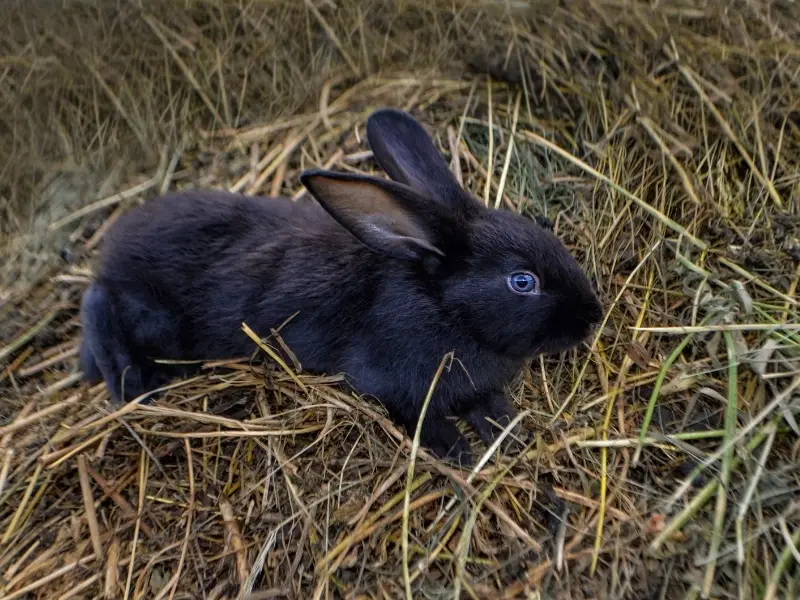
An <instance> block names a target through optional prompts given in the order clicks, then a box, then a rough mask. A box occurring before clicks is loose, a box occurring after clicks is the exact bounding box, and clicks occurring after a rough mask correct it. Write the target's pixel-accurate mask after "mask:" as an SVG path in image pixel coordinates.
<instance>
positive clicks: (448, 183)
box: [367, 108, 469, 208]
mask: <svg viewBox="0 0 800 600" xmlns="http://www.w3.org/2000/svg"><path fill="white" fill-rule="evenodd" d="M367 141H368V142H369V146H370V148H371V149H372V153H373V155H374V156H375V160H376V161H377V162H378V164H379V165H380V166H381V168H382V169H383V170H384V171H386V173H387V174H388V175H389V177H391V178H392V179H394V180H395V181H397V182H400V183H403V184H405V185H408V186H411V187H413V188H414V189H417V190H419V191H421V192H425V193H427V194H429V195H430V196H431V197H432V198H434V199H435V200H437V201H439V202H443V203H444V204H445V205H447V206H448V207H449V208H459V207H461V206H463V204H464V202H466V201H467V199H468V198H469V195H468V194H466V193H465V192H464V190H463V189H462V188H461V186H460V185H459V183H458V180H456V178H455V176H454V175H453V173H452V171H450V167H449V166H448V165H447V162H446V161H445V159H444V157H443V156H442V155H441V153H440V152H439V151H438V150H437V149H436V146H434V145H433V140H432V139H431V137H430V136H429V135H428V134H427V132H426V131H425V129H423V127H422V125H420V124H419V123H418V122H417V121H416V119H414V117H412V116H411V115H409V114H408V113H406V112H403V111H401V110H397V109H395V108H383V109H380V110H376V111H375V112H373V113H372V114H371V115H370V117H369V118H368V119H367Z"/></svg>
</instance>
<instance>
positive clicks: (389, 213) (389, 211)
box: [300, 170, 446, 260]
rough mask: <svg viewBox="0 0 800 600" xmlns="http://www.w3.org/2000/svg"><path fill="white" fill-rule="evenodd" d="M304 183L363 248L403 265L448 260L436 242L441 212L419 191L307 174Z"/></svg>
mask: <svg viewBox="0 0 800 600" xmlns="http://www.w3.org/2000/svg"><path fill="white" fill-rule="evenodd" d="M300 181H301V182H302V184H303V185H304V186H305V187H306V188H307V189H308V191H309V192H311V194H312V195H313V196H314V197H315V198H316V199H317V201H318V202H319V203H320V204H321V205H322V207H323V208H324V209H325V210H326V211H327V212H328V213H329V214H330V215H331V216H332V217H333V218H334V219H335V220H336V221H337V222H338V223H339V224H340V225H342V226H343V227H344V228H345V229H347V230H348V231H349V232H350V233H352V234H353V235H354V236H355V237H356V238H357V239H358V240H360V241H361V242H362V243H363V244H364V245H365V246H367V247H369V248H371V249H372V250H374V251H376V252H380V253H382V254H387V255H389V256H394V257H395V258H401V259H404V260H421V259H422V258H424V257H425V256H427V255H430V254H431V253H432V254H438V255H440V256H444V253H443V252H442V251H441V250H440V249H439V245H440V244H439V240H438V239H437V233H436V232H437V230H438V229H439V227H438V223H439V221H440V219H442V218H446V217H444V215H442V214H440V207H439V205H438V204H437V203H435V202H432V201H431V199H430V198H428V197H426V196H424V195H422V194H420V193H419V192H417V191H416V190H415V189H413V188H411V187H408V186H406V185H402V184H399V183H394V182H391V181H385V180H383V179H377V178H375V177H367V176H364V175H352V174H349V173H334V172H331V171H316V170H315V171H306V172H305V173H303V174H302V175H301V176H300Z"/></svg>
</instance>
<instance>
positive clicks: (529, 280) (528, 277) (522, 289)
mask: <svg viewBox="0 0 800 600" xmlns="http://www.w3.org/2000/svg"><path fill="white" fill-rule="evenodd" d="M506 281H507V282H508V287H509V288H511V291H512V292H514V293H515V294H537V293H539V278H538V277H536V275H534V274H533V273H529V272H528V271H519V272H518V273H512V274H511V275H509V276H508V279H507V280H506Z"/></svg>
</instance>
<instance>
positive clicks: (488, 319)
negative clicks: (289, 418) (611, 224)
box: [81, 109, 602, 462]
mask: <svg viewBox="0 0 800 600" xmlns="http://www.w3.org/2000/svg"><path fill="white" fill-rule="evenodd" d="M367 136H368V140H369V142H370V146H371V147H372V149H373V151H374V154H375V157H376V160H377V161H378V162H379V164H380V165H381V166H382V167H383V168H384V169H385V170H386V171H387V172H388V173H389V174H390V176H392V178H393V179H394V180H395V181H394V182H389V181H385V180H380V179H375V178H368V177H361V176H354V175H344V174H333V173H325V172H321V171H313V172H307V173H305V174H304V175H303V176H302V181H303V183H304V184H305V185H306V187H307V188H308V189H309V190H310V191H311V193H312V194H313V196H314V197H315V198H316V200H315V199H314V198H310V197H309V198H306V199H303V200H299V201H297V202H292V201H291V200H288V199H284V198H259V197H247V196H241V195H236V194H229V193H225V192H217V191H191V192H183V193H179V194H172V195H168V196H164V197H162V198H159V199H157V200H153V201H151V202H148V203H147V204H145V205H144V206H142V207H139V208H136V209H134V210H131V211H130V212H128V213H126V214H125V215H124V216H123V217H122V218H120V220H119V221H118V222H117V223H116V224H115V226H114V227H113V228H112V229H111V230H110V231H109V232H108V234H107V238H106V240H105V242H104V248H103V252H102V254H101V259H100V262H99V265H98V268H97V274H96V278H95V281H94V282H93V283H92V285H91V286H90V288H89V289H88V290H87V292H86V294H85V296H84V299H83V304H82V320H83V326H84V337H83V347H82V349H81V363H82V369H83V372H84V374H85V376H86V378H87V379H90V380H99V379H100V378H101V377H102V378H103V379H105V381H106V382H107V384H108V386H109V390H110V393H111V395H112V398H113V399H114V400H115V401H121V400H128V399H131V398H134V397H137V396H139V395H140V394H143V393H145V392H147V391H149V390H152V389H153V388H154V387H157V386H158V385H162V384H163V383H164V382H165V381H166V380H167V379H168V378H169V377H170V376H172V375H173V374H174V373H172V372H170V371H168V370H167V369H165V368H163V367H162V366H160V365H156V364H155V363H153V362H152V361H151V358H169V359H212V358H224V357H234V356H242V355H248V354H250V353H251V352H252V350H253V345H252V342H251V340H250V339H249V338H248V337H246V336H245V335H244V333H243V332H242V331H241V324H242V322H243V321H244V322H246V323H247V324H248V325H249V326H250V327H251V328H253V329H254V330H255V331H256V332H257V333H259V334H260V335H268V333H269V331H270V329H271V328H275V327H278V326H280V325H281V324H282V323H283V322H284V321H286V319H288V318H289V317H291V316H292V315H293V314H294V313H298V314H297V315H296V316H295V317H294V318H293V319H292V320H290V321H289V323H288V324H286V325H285V327H284V328H283V329H282V330H281V335H282V337H283V339H284V340H285V342H286V343H287V344H288V346H289V347H290V348H291V350H292V351H293V352H294V354H295V355H296V356H297V357H298V359H299V361H300V362H301V364H302V367H303V368H304V370H307V371H310V372H317V373H331V374H334V373H344V374H345V375H346V376H347V379H348V381H349V382H350V383H351V384H352V386H353V387H354V388H355V389H356V390H357V391H358V392H360V393H362V394H364V395H369V396H373V397H375V398H377V399H379V400H380V401H381V402H383V404H384V405H385V406H386V407H387V409H388V410H389V412H390V414H391V416H392V418H393V419H394V420H395V421H396V422H397V423H399V424H402V425H404V426H405V427H406V428H407V430H408V432H409V433H413V431H414V429H415V427H416V421H417V418H418V416H419V411H420V409H421V406H422V402H423V400H424V398H425V396H426V393H427V390H428V387H429V386H430V384H431V380H432V378H433V376H434V373H435V371H436V368H437V366H438V365H439V362H440V361H441V359H442V357H443V356H444V355H445V354H447V353H448V352H451V351H453V352H454V353H455V359H456V360H455V362H454V363H453V364H452V366H451V368H450V369H449V370H447V371H446V372H445V373H444V375H443V377H442V378H441V380H440V381H439V383H438V386H437V388H436V393H435V396H434V398H433V400H432V402H431V405H430V407H429V409H428V414H427V417H426V419H425V422H424V424H423V432H422V441H423V443H424V444H425V445H426V446H427V447H428V448H430V449H431V450H433V451H434V452H435V453H437V454H438V455H440V456H447V457H450V458H456V459H458V458H460V459H461V460H462V462H469V448H468V444H467V443H466V441H465V440H464V438H463V437H462V436H461V434H460V433H459V431H458V429H457V428H456V426H455V425H454V424H453V423H452V422H450V421H448V420H447V419H446V417H448V416H459V417H462V418H464V419H465V420H466V421H467V422H469V423H470V424H471V425H472V426H473V428H474V429H475V430H476V432H477V433H478V434H479V436H480V437H481V438H482V439H483V440H485V441H486V442H490V441H491V440H492V439H493V436H494V433H495V431H496V429H495V428H494V427H493V426H492V425H491V424H490V423H489V422H488V421H487V420H486V417H489V418H491V419H493V420H495V421H497V422H500V423H508V422H509V420H510V419H511V418H513V414H514V409H513V408H512V407H511V405H510V404H509V402H508V400H507V399H506V397H505V396H504V393H503V386H504V385H505V384H506V383H507V382H508V381H509V380H510V379H511V378H512V377H513V376H514V375H515V374H516V373H517V372H518V371H519V369H520V368H521V367H522V366H523V364H524V361H525V360H526V359H528V358H531V357H533V356H535V355H537V354H540V353H553V352H560V351H563V350H566V349H568V348H570V347H572V346H574V345H575V344H577V343H579V342H580V341H581V340H583V339H584V338H585V337H586V336H587V335H588V334H589V332H590V330H591V328H592V326H593V325H595V324H596V323H598V321H599V320H600V318H601V316H602V310H601V306H600V304H599V302H598V300H597V298H596V296H595V294H594V292H593V290H592V287H591V285H590V283H589V281H588V280H587V278H586V276H585V275H584V274H583V272H582V271H581V269H580V268H579V266H578V264H577V263H576V261H575V260H574V259H573V258H572V257H571V256H570V254H569V253H568V252H567V250H566V249H565V248H564V246H563V245H562V244H561V243H560V242H559V241H558V240H557V239H556V238H555V236H553V234H551V233H550V232H549V231H546V230H544V229H542V228H541V227H539V226H538V225H536V224H535V223H534V222H532V221H530V220H528V219H525V218H523V217H521V216H518V215H514V214H512V213H510V212H505V211H494V210H489V209H486V208H484V207H483V206H482V205H481V204H480V203H479V202H478V201H477V200H476V199H474V198H473V197H472V196H470V195H469V194H468V193H467V192H465V191H463V190H462V189H461V188H460V187H459V186H458V183H457V182H456V180H455V178H454V177H453V176H452V174H451V173H450V171H449V169H448V167H447V164H446V162H445V161H444V159H443V157H442V156H441V155H440V154H439V153H438V152H437V151H436V149H435V147H434V146H433V143H432V142H431V140H430V138H429V137H428V136H427V134H426V133H425V132H424V130H423V129H422V127H421V126H420V125H419V124H418V123H417V122H416V121H414V120H413V119H412V118H411V117H410V116H409V115H407V114H405V113H402V112H400V111H397V110H393V109H386V110H381V111H377V112H376V113H374V114H373V115H372V116H371V117H370V119H369V120H368V124H367ZM332 217H333V218H332ZM517 270H527V271H532V272H533V273H535V274H536V275H537V276H538V277H539V279H540V282H541V293H540V294H539V295H533V296H520V295H517V294H515V293H513V292H512V291H511V290H510V289H509V288H508V286H507V283H506V277H507V275H508V274H509V273H512V272H514V271H517ZM123 387H124V390H123Z"/></svg>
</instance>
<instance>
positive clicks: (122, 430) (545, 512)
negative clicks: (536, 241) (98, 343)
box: [0, 0, 800, 600]
mask: <svg viewBox="0 0 800 600" xmlns="http://www.w3.org/2000/svg"><path fill="white" fill-rule="evenodd" d="M167 4H170V6H169V7H167V6H166V5H167ZM533 4H536V3H533ZM528 6H529V5H528V3H523V2H488V1H485V2H460V1H456V2H452V1H448V2H422V1H406V2H402V3H399V2H398V3H394V2H388V1H387V2H381V1H379V0H372V1H367V0H363V1H353V2H328V1H313V0H306V1H304V2H300V1H291V2H289V1H286V2H281V1H279V0H276V1H274V2H270V3H259V2H253V3H237V2H229V1H224V0H207V1H199V0H197V1H194V0H193V1H188V2H186V3H181V9H180V10H175V7H174V6H173V5H172V3H161V2H141V3H139V2H107V3H103V2H93V3H92V2H79V1H71V2H65V3H63V5H60V9H59V11H58V12H55V11H53V10H52V9H49V10H45V9H46V7H45V4H44V3H41V2H28V3H25V4H22V3H20V4H19V5H17V6H15V7H14V9H13V10H12V11H11V12H10V13H9V14H10V15H11V18H10V19H9V20H8V22H9V29H8V30H7V31H6V32H4V33H3V35H0V53H1V54H2V57H0V65H2V70H1V71H0V72H2V81H3V85H2V86H0V89H1V90H2V91H1V92H0V99H2V103H3V110H2V111H0V132H2V134H1V135H0V147H1V148H2V150H0V152H2V153H3V155H4V156H7V157H8V160H7V161H6V163H5V164H4V165H3V167H2V170H0V173H2V179H0V198H1V199H2V207H3V214H4V217H3V220H2V222H1V223H0V224H1V225H2V234H3V237H4V242H3V244H4V246H3V247H4V252H5V256H4V261H3V263H4V264H3V267H2V268H3V270H2V275H3V279H2V281H1V284H2V286H3V288H2V289H0V368H2V372H1V373H0V396H2V425H0V597H2V598H5V599H8V600H11V599H21V598H60V599H63V600H66V599H67V598H101V597H104V598H125V599H128V598H131V599H133V598H159V599H161V598H207V599H221V598H245V597H249V598H253V599H255V598H323V597H324V598H336V597H342V598H396V597H404V596H405V595H406V593H407V592H406V590H407V589H408V590H410V596H411V597H415V598H422V597H424V598H434V597H435V598H438V597H447V598H452V597H469V598H523V597H527V598H535V597H558V598H597V597H608V598H623V597H624V598H645V597H651V598H672V597H685V596H690V597H701V596H702V597H715V598H734V597H735V598H790V597H797V596H798V594H799V593H800V579H798V568H797V561H798V549H797V546H798V543H800V511H798V508H800V503H799V502H798V500H797V498H798V497H800V495H798V489H799V488H800V481H798V473H800V470H798V464H799V461H798V454H799V453H800V443H798V440H799V439H800V436H798V433H800V430H798V424H797V420H796V419H797V411H798V406H799V405H798V398H799V393H798V387H800V327H798V323H799V322H800V319H798V312H799V311H798V300H797V293H796V292H797V286H798V280H800V267H799V266H798V262H799V261H800V242H799V241H798V237H800V216H799V215H800V206H799V205H800V178H798V167H797V165H798V164H800V78H798V76H797V74H798V72H799V71H800V52H798V47H800V46H799V45H798V44H799V43H800V18H798V8H797V5H796V4H795V3H793V2H790V1H789V0H786V1H781V2H769V3H768V2H761V1H759V0H748V1H746V2H745V1H742V2H733V3H731V2H722V1H720V2H716V1H713V0H712V1H710V2H706V3H704V4H703V5H700V6H697V5H694V4H693V3H680V2H661V3H658V6H657V7H656V8H652V7H650V6H648V5H645V4H639V3H635V2H622V1H620V2H614V1H600V2H592V3H584V2H574V3H565V5H564V6H553V3H545V2H542V3H540V4H538V5H537V6H535V7H532V8H529V7H528ZM43 7H44V8H43ZM487 75H490V76H491V78H490V77H488V76H487ZM385 105H393V106H401V107H404V108H407V109H409V110H411V111H412V112H413V113H414V114H415V115H416V116H418V117H419V118H420V119H421V120H422V121H423V122H424V123H425V124H426V125H427V126H428V127H429V129H430V130H431V131H433V132H434V133H435V134H436V135H437V139H438V141H439V143H440V145H441V147H442V148H443V150H444V151H445V153H446V154H447V156H448V157H451V159H452V164H453V167H454V169H455V170H456V171H457V172H459V173H461V174H462V177H463V180H464V183H465V185H466V186H467V187H468V188H470V189H471V190H473V191H474V192H475V193H476V194H477V195H478V196H479V197H482V198H485V199H486V201H487V202H488V203H490V204H493V205H499V206H501V207H503V208H505V209H507V210H515V211H521V212H523V213H525V214H529V215H530V216H531V217H532V218H539V219H544V218H546V219H547V220H549V221H550V222H552V223H553V225H554V227H555V229H556V231H557V233H558V234H559V236H560V237H561V238H562V239H564V240H565V242H566V243H567V244H568V245H569V246H570V247H571V248H572V249H573V250H574V252H575V254H576V256H577V257H578V258H579V259H580V260H581V261H582V263H583V264H584V265H585V267H586V269H587V270H588V272H589V273H590V274H591V275H592V276H593V277H594V278H595V279H596V281H597V283H598V286H599V288H600V290H601V291H602V297H603V299H604V304H605V306H606V307H607V321H606V323H605V324H604V327H603V328H602V329H601V330H600V332H599V333H598V335H597V338H596V339H594V340H592V341H591V343H589V344H587V345H586V346H585V347H583V348H580V349H578V350H576V351H574V352H572V353H570V354H568V355H565V356H560V357H549V358H547V359H543V360H536V361H534V364H533V365H531V368H530V370H529V371H528V372H526V373H525V374H524V377H522V378H521V380H520V381H519V382H517V383H516V384H515V386H514V387H513V389H511V390H510V392H511V393H512V395H513V397H514V399H515V403H516V404H517V405H518V407H519V408H520V409H521V410H522V411H524V412H525V418H524V424H525V425H526V426H527V427H529V428H531V429H532V430H534V431H536V432H537V436H536V439H535V441H534V442H533V443H532V445H531V446H530V447H529V448H528V450H527V452H526V453H524V455H522V456H515V457H506V456H497V455H496V454H491V453H487V455H486V456H485V459H486V460H485V461H481V463H480V464H481V465H483V468H482V469H480V470H479V471H478V472H476V473H470V472H463V471H459V470H454V469H452V468H449V467H447V466H445V465H443V464H442V463H440V462H436V461H433V460H431V459H429V458H428V457H427V456H425V455H424V453H422V454H420V455H419V456H417V458H416V461H415V464H414V466H413V474H412V476H411V477H410V478H409V477H408V472H409V468H410V467H409V465H410V460H411V453H410V442H409V440H408V438H407V436H405V435H404V433H403V432H401V431H398V430H397V428H395V427H394V426H393V425H392V424H391V422H389V421H388V420H387V419H386V417H385V416H384V415H385V413H384V411H383V409H382V408H381V407H380V406H378V405H377V404H374V403H370V402H368V401H366V400H362V399H359V398H356V397H354V396H352V395H350V394H349V393H347V392H346V391H344V390H342V389H339V388H337V387H336V385H335V384H336V378H335V377H326V378H324V377H313V376H311V375H308V374H304V373H300V374H295V373H287V372H285V371H284V370H282V369H281V368H279V367H277V366H276V365H275V364H274V363H273V362H272V361H271V360H270V359H269V358H268V357H267V356H266V354H265V353H264V352H262V351H261V350H260V349H259V348H258V347H257V346H256V344H254V345H253V348H254V354H253V356H252V357H250V358H247V357H243V360H242V361H240V362H229V363H224V364H223V363H211V364H208V365H206V367H207V368H206V369H205V370H204V372H203V375H202V376H199V377H196V378H194V379H191V380H188V381H183V382H176V383H175V384H174V386H173V387H172V389H170V390H169V391H168V392H167V393H166V394H165V397H164V398H163V399H162V400H160V401H158V402H157V403H155V404H154V405H151V406H136V405H128V406H125V407H123V408H121V409H119V410H117V409H115V407H113V406H111V405H109V403H108V396H107V394H106V392H105V390H104V388H103V386H102V385H100V386H96V387H94V388H88V387H86V386H85V385H82V384H80V382H79V374H77V373H76V365H75V358H76V348H77V343H78V340H79V337H80V323H79V320H78V318H77V307H78V303H79V300H80V296H81V293H82V291H83V290H84V289H85V286H86V285H87V283H88V281H89V277H90V267H91V257H92V255H93V253H94V252H95V251H96V250H97V248H98V247H99V246H100V244H102V236H103V234H104V232H105V231H106V229H107V227H108V226H109V225H110V224H111V223H113V222H114V220H116V219H117V218H118V217H119V215H120V214H121V213H122V212H123V211H124V210H126V209H127V208H128V207H130V206H131V205H132V204H134V203H136V202H141V201H144V200H145V199H146V198H147V197H148V196H151V195H153V194H155V193H159V192H162V191H165V190H172V189H182V188H189V187H222V188H228V189H235V190H239V191H244V192H247V193H278V192H280V193H283V194H289V195H292V196H296V195H298V194H300V193H302V189H301V187H300V186H299V184H298V174H299V172H300V171H301V170H302V169H304V168H307V167H311V166H325V167H329V168H335V169H342V170H358V171H362V172H370V171H373V170H374V164H373V163H372V161H371V157H370V153H369V151H368V149H367V148H366V145H365V142H364V140H363V136H362V133H363V124H364V120H365V118H366V116H367V115H368V113H369V112H370V111H371V110H372V109H374V108H376V107H379V106H385ZM59 252H60V253H61V255H62V256H61V258H59ZM258 333H259V334H260V335H268V332H258ZM243 335H244V334H243ZM331 375H334V374H331ZM475 449H476V452H481V453H485V452H486V449H484V448H482V447H480V446H479V444H478V443H477V442H476V443H475ZM406 500H407V501H408V504H407V505H406ZM405 506H407V510H405V511H404V507H405ZM406 544H407V546H406ZM404 546H406V547H407V550H404ZM248 594H249V595H248Z"/></svg>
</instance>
